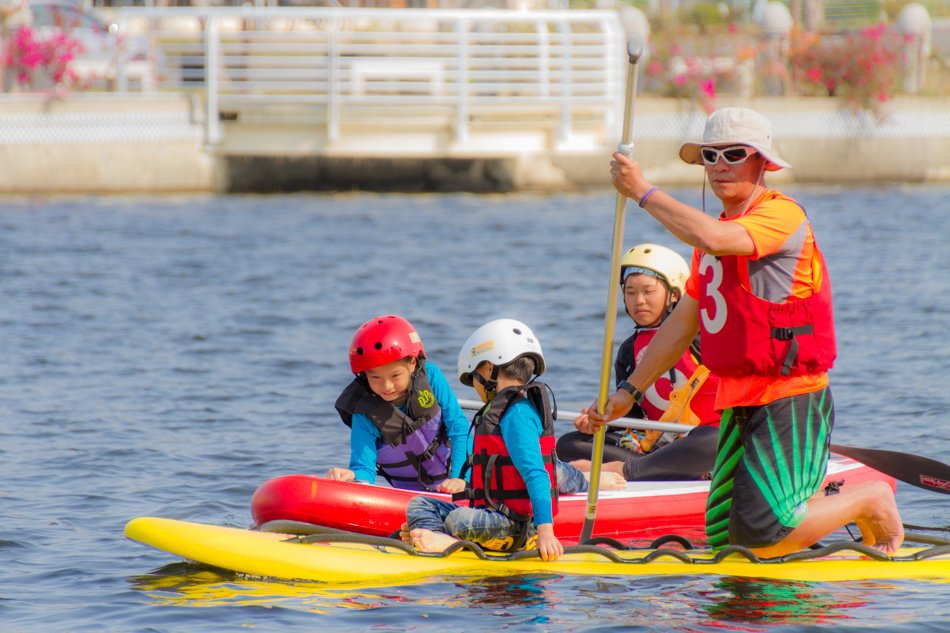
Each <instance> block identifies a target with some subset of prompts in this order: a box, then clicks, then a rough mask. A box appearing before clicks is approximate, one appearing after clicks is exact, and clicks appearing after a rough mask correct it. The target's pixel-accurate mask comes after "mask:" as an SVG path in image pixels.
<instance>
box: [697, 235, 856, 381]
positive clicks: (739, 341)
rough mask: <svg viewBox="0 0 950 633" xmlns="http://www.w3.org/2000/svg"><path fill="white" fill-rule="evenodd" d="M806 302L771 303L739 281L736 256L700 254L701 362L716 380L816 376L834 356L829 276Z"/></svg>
mask: <svg viewBox="0 0 950 633" xmlns="http://www.w3.org/2000/svg"><path fill="white" fill-rule="evenodd" d="M815 250H816V252H817V255H818V259H819V260H820V261H821V286H820V287H819V288H818V290H817V292H815V293H814V294H812V295H811V296H809V297H805V298H803V299H802V298H796V297H790V298H788V299H786V300H785V301H784V302H782V303H774V302H771V301H768V300H766V299H762V298H760V297H757V296H756V295H754V294H752V292H751V291H749V290H747V289H746V288H745V287H743V285H742V283H741V282H740V278H739V256H736V255H726V256H721V257H715V256H713V255H709V254H708V253H707V254H704V255H703V257H702V259H701V260H700V262H699V274H700V283H699V312H700V318H699V327H700V341H701V344H702V350H703V363H704V364H705V365H706V366H707V367H709V369H710V370H711V371H712V372H713V373H714V374H717V375H719V376H737V377H738V376H749V375H764V376H778V375H782V376H801V375H808V374H812V375H813V374H820V373H822V372H824V371H827V370H828V369H830V368H831V366H832V365H833V364H834V360H835V357H836V356H837V345H836V343H835V328H834V314H833V311H832V305H831V277H830V276H829V275H828V267H827V266H826V265H825V258H824V256H823V255H822V254H821V251H819V250H818V246H817V244H816V245H815Z"/></svg>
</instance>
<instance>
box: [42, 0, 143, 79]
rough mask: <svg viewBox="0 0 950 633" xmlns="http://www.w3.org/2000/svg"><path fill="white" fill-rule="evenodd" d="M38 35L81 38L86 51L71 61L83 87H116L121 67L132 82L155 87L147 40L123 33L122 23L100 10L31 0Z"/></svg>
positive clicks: (63, 1) (62, 0)
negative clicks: (107, 18)
mask: <svg viewBox="0 0 950 633" xmlns="http://www.w3.org/2000/svg"><path fill="white" fill-rule="evenodd" d="M29 7H30V13H31V14H32V28H33V32H34V37H36V38H38V39H39V38H44V37H48V36H50V35H52V34H54V33H56V32H63V33H65V34H67V35H68V36H69V37H70V38H72V39H74V40H76V41H78V42H79V43H80V44H81V46H82V51H81V52H79V53H78V54H77V55H76V57H75V58H74V59H73V60H72V62H70V69H71V70H72V72H73V73H74V74H75V75H76V77H77V80H78V83H79V85H80V86H81V87H86V88H101V89H102V88H104V89H116V88H117V87H120V86H116V80H117V79H118V78H119V77H120V73H119V72H118V69H119V68H120V67H121V68H122V70H123V73H122V74H124V76H125V79H126V80H127V83H128V84H129V85H132V86H135V85H137V86H138V87H139V88H140V89H141V90H146V91H147V90H151V89H152V88H153V87H154V84H155V66H154V64H153V63H152V60H151V59H150V56H149V51H148V46H147V42H146V41H145V40H144V39H143V38H141V37H131V38H126V37H123V36H122V34H121V33H119V32H118V27H117V26H116V25H115V24H113V23H111V22H109V21H107V20H106V19H104V18H103V17H102V16H101V15H99V14H98V13H96V12H94V11H92V10H90V9H87V8H85V7H83V6H82V5H81V4H79V3H78V2H69V1H68V0H29Z"/></svg>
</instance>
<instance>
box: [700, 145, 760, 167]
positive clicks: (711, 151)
mask: <svg viewBox="0 0 950 633" xmlns="http://www.w3.org/2000/svg"><path fill="white" fill-rule="evenodd" d="M699 152H700V154H702V157H703V163H705V164H706V165H715V164H716V163H718V162H719V157H720V156H722V157H723V158H724V159H726V162H727V163H728V164H730V165H738V164H740V163H744V162H746V160H748V159H749V156H752V155H753V154H756V153H757V152H756V151H755V150H754V149H752V148H751V147H746V146H745V145H734V146H732V147H724V148H722V149H717V148H715V147H704V148H702V149H701V150H699Z"/></svg>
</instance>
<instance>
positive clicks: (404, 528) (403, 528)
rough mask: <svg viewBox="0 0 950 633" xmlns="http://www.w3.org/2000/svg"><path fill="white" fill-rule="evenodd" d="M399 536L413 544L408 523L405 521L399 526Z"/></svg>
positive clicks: (404, 541)
mask: <svg viewBox="0 0 950 633" xmlns="http://www.w3.org/2000/svg"><path fill="white" fill-rule="evenodd" d="M399 538H400V539H401V540H402V542H403V543H406V544H407V545H412V537H411V536H409V524H408V523H403V524H402V525H400V526H399Z"/></svg>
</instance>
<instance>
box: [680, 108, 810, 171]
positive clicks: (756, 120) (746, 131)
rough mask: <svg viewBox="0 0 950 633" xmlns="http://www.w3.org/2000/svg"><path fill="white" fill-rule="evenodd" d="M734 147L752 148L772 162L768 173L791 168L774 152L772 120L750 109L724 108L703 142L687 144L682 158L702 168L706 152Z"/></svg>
mask: <svg viewBox="0 0 950 633" xmlns="http://www.w3.org/2000/svg"><path fill="white" fill-rule="evenodd" d="M730 145H748V146H749V147H754V148H755V149H757V150H758V151H759V153H760V154H762V156H764V157H765V159H766V161H768V162H767V163H766V164H765V169H766V170H768V171H778V170H779V169H782V168H783V167H791V165H790V164H789V163H788V162H786V161H785V159H783V158H782V157H781V156H779V155H778V152H776V151H775V150H773V149H772V126H771V125H770V124H769V122H768V120H767V119H766V118H765V117H764V116H762V115H761V114H759V113H758V112H756V111H755V110H750V109H748V108H722V109H720V110H716V111H715V112H713V113H712V114H710V115H709V118H708V119H706V129H705V130H704V131H703V142H702V143H683V146H682V147H681V148H680V158H682V159H683V160H684V161H685V162H687V163H689V164H690V165H702V164H703V157H702V154H701V153H700V151H701V150H702V148H704V147H729V146H730Z"/></svg>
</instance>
